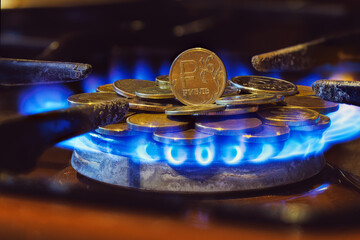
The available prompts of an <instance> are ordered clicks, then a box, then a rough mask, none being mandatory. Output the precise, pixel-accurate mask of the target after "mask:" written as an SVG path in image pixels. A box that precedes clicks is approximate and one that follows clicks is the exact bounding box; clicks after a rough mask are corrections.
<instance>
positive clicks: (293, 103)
mask: <svg viewBox="0 0 360 240" xmlns="http://www.w3.org/2000/svg"><path fill="white" fill-rule="evenodd" d="M314 95H315V94H314V93H313V92H312V90H311V88H310V87H306V86H296V85H295V84H293V83H291V82H288V81H286V80H281V79H275V78H270V77H264V76H237V77H233V78H231V80H227V75H226V69H225V66H224V64H223V63H222V61H221V60H220V58H219V57H218V56H217V55H216V54H215V53H213V52H211V51H209V50H206V49H203V48H193V49H189V50H186V51H185V52H183V53H181V54H180V55H179V56H178V57H177V58H176V59H175V60H174V62H173V64H172V66H171V69H170V73H169V75H162V76H159V77H157V78H156V79H155V81H149V80H139V79H122V80H118V81H116V82H114V83H113V84H112V85H111V84H107V85H104V86H100V87H99V88H98V89H97V93H88V94H85V93H84V94H78V95H74V96H71V97H70V98H69V99H68V101H69V102H70V103H71V104H93V103H96V102H99V101H112V100H113V99H117V98H124V99H126V100H127V101H128V102H129V105H130V111H131V112H130V113H129V114H128V115H127V117H126V119H124V120H123V121H122V122H120V123H118V124H112V125H108V126H103V127H100V128H99V129H97V132H98V133H101V134H103V135H111V136H117V137H122V136H132V135H136V134H137V133H139V132H146V133H152V134H153V139H154V140H155V141H157V142H161V143H165V144H185V145H186V144H188V145H194V144H201V143H204V142H209V141H212V139H213V137H214V136H236V137H237V139H239V140H240V141H243V142H250V143H259V142H261V143H263V142H281V141H285V140H286V139H287V138H288V137H289V136H290V132H291V131H297V132H299V131H303V132H311V131H320V132H322V131H324V130H325V129H327V128H328V127H329V125H330V119H329V118H328V117H327V116H325V115H322V114H325V113H329V112H332V111H336V110H337V108H338V105H337V104H336V103H331V102H326V101H324V100H322V99H320V98H318V97H316V96H314Z"/></svg>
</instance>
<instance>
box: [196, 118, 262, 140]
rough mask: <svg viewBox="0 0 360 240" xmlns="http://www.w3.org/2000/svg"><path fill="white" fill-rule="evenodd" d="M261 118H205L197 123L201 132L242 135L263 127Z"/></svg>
mask: <svg viewBox="0 0 360 240" xmlns="http://www.w3.org/2000/svg"><path fill="white" fill-rule="evenodd" d="M261 124H262V122H261V120H260V119H258V118H225V119H222V120H216V121H211V120H209V119H208V120H204V121H199V122H196V123H195V129H196V130H197V131H199V132H203V133H207V134H215V135H227V136H233V135H242V134H244V133H248V132H255V131H257V130H260V129H261Z"/></svg>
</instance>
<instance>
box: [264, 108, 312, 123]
mask: <svg viewBox="0 0 360 240" xmlns="http://www.w3.org/2000/svg"><path fill="white" fill-rule="evenodd" d="M257 114H258V115H259V116H260V117H261V119H262V120H263V122H264V123H266V124H268V125H273V126H290V127H291V126H293V127H294V126H306V125H312V124H315V123H316V122H317V121H318V119H319V113H318V112H316V111H314V110H311V109H308V108H302V107H269V108H265V109H263V110H261V111H258V112H257Z"/></svg>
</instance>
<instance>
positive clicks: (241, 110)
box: [204, 105, 259, 116]
mask: <svg viewBox="0 0 360 240" xmlns="http://www.w3.org/2000/svg"><path fill="white" fill-rule="evenodd" d="M258 109H259V106H256V105H255V106H244V107H236V108H229V107H228V106H226V109H225V110H224V111H218V112H208V113H205V114H204V115H206V116H234V115H242V114H246V113H252V112H256V111H257V110H258Z"/></svg>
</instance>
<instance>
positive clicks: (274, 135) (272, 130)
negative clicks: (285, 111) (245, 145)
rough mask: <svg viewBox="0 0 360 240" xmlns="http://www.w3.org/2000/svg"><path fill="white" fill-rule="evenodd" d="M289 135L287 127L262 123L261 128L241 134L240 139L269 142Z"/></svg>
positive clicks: (284, 138) (251, 141)
mask: <svg viewBox="0 0 360 240" xmlns="http://www.w3.org/2000/svg"><path fill="white" fill-rule="evenodd" d="M289 136H290V128H289V127H285V126H284V127H277V126H270V125H266V124H263V125H262V130H261V131H259V132H256V133H247V134H244V135H242V136H241V138H240V141H243V142H249V143H270V142H281V141H285V140H287V139H288V138H289Z"/></svg>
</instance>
